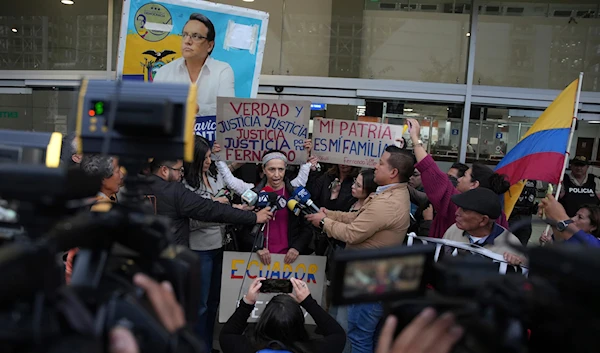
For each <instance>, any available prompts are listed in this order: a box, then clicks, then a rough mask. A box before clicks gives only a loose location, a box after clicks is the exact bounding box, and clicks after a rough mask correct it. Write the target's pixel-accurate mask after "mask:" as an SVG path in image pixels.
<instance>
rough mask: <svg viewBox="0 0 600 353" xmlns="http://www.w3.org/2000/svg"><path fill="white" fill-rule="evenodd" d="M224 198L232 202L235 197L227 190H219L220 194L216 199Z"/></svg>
mask: <svg viewBox="0 0 600 353" xmlns="http://www.w3.org/2000/svg"><path fill="white" fill-rule="evenodd" d="M249 191H252V190H249ZM254 194H255V195H256V193H254ZM223 196H224V197H226V198H227V199H228V200H229V201H230V202H231V200H232V199H233V197H232V196H233V195H231V191H229V190H228V189H226V188H223V189H221V190H219V192H218V193H217V194H216V195H215V198H217V199H218V198H219V197H223Z"/></svg>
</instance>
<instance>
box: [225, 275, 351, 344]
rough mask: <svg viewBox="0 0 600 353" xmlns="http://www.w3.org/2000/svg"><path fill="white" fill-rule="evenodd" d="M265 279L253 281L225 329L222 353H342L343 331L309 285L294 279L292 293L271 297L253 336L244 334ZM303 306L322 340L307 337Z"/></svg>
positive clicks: (344, 337) (291, 279) (344, 335)
mask: <svg viewBox="0 0 600 353" xmlns="http://www.w3.org/2000/svg"><path fill="white" fill-rule="evenodd" d="M264 279H265V278H257V279H255V280H254V281H253V282H252V284H251V285H250V288H249V289H248V293H247V294H246V295H245V296H244V298H242V299H241V300H240V305H239V306H238V308H237V310H236V311H235V313H233V315H232V316H231V317H230V318H229V320H227V323H226V324H225V326H223V329H222V330H221V335H220V337H219V341H220V343H221V349H223V353H255V352H260V351H261V350H263V349H276V350H281V351H288V352H292V353H320V352H323V353H340V352H341V351H342V350H343V349H344V344H345V343H346V333H345V332H344V329H343V328H342V327H341V326H340V325H339V324H338V323H337V322H336V321H335V319H334V318H332V317H331V316H330V315H329V314H327V312H326V311H325V310H323V308H321V307H320V306H319V304H318V303H317V302H316V300H314V299H313V297H312V296H311V295H310V290H309V289H308V287H307V286H306V283H304V282H303V281H301V280H298V279H295V278H290V281H291V282H292V286H293V288H294V292H293V294H290V295H288V294H281V295H277V296H275V297H273V298H271V301H269V304H267V306H266V307H265V310H264V311H263V312H262V314H261V315H260V318H259V319H258V323H257V324H256V329H255V330H254V333H253V334H251V335H246V334H244V330H245V329H246V326H248V324H247V321H248V317H250V314H251V313H252V311H253V310H254V304H255V303H256V300H257V299H258V295H259V293H260V287H261V286H262V283H261V282H262V281H263V280H264ZM301 307H302V308H304V309H305V310H306V311H307V312H308V313H309V314H310V316H312V318H313V319H314V320H315V323H316V324H317V327H318V328H319V329H320V330H321V333H322V335H323V338H320V339H312V340H311V339H309V338H308V333H307V332H306V329H305V327H304V314H303V312H302V309H301Z"/></svg>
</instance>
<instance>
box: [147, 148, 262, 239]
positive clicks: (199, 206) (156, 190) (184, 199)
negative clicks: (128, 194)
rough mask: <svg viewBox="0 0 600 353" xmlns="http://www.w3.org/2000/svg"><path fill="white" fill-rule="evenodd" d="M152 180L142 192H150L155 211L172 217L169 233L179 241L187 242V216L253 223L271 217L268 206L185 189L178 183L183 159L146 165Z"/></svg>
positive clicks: (199, 218)
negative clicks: (252, 207) (241, 206)
mask: <svg viewBox="0 0 600 353" xmlns="http://www.w3.org/2000/svg"><path fill="white" fill-rule="evenodd" d="M150 170H151V173H152V174H151V175H150V179H151V180H152V183H151V184H150V185H149V186H148V189H147V190H146V192H145V194H146V195H152V196H154V199H155V200H156V201H155V202H156V205H155V208H156V213H157V214H159V215H163V216H168V217H169V218H171V220H172V228H173V236H174V239H175V242H176V243H177V244H179V245H185V246H189V236H190V228H189V223H190V218H191V219H196V220H199V221H203V222H215V223H234V224H241V225H253V224H256V223H266V222H268V221H269V220H270V219H271V218H273V213H272V212H270V207H267V208H265V209H262V210H260V211H259V212H257V213H254V212H250V211H242V210H238V209H235V208H233V207H231V206H229V205H225V204H221V203H219V202H215V201H210V200H207V199H204V198H202V197H200V196H198V195H197V194H196V193H194V192H192V191H190V190H188V189H187V188H186V187H185V186H184V185H183V184H182V183H180V181H181V177H182V176H183V161H181V160H178V161H158V160H155V161H153V162H152V163H151V165H150Z"/></svg>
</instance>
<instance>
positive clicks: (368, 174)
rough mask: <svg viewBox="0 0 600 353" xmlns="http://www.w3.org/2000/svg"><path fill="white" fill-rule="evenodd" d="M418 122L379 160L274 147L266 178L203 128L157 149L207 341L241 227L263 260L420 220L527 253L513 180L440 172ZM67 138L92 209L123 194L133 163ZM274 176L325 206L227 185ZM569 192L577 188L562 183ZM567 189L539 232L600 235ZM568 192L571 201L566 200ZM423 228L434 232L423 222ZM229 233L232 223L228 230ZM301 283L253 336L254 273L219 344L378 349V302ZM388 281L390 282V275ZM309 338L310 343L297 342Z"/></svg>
mask: <svg viewBox="0 0 600 353" xmlns="http://www.w3.org/2000/svg"><path fill="white" fill-rule="evenodd" d="M409 124H410V126H411V129H410V136H411V140H412V142H413V144H412V145H413V150H412V151H409V150H407V149H402V148H399V147H396V146H394V145H391V146H388V147H387V148H386V150H385V152H384V153H383V155H382V156H381V158H380V161H379V163H378V164H377V165H376V166H375V168H374V169H363V170H361V169H360V168H356V167H352V166H345V165H331V166H330V167H329V168H325V169H322V170H321V171H318V170H317V164H318V161H317V160H316V158H314V157H310V158H309V159H308V160H307V161H306V163H304V164H303V165H301V166H299V167H293V166H290V165H289V164H288V162H287V159H286V156H285V154H284V153H283V152H281V151H267V152H266V153H265V154H264V156H263V160H262V165H261V166H257V168H260V170H261V173H260V174H259V173H257V174H256V175H259V176H260V178H259V179H256V180H242V179H241V178H238V177H236V176H235V175H234V172H232V169H234V168H232V167H231V165H228V164H227V163H226V162H224V161H219V160H217V158H216V155H215V153H216V152H219V150H220V146H219V145H218V144H212V145H211V143H209V142H208V141H207V140H205V139H204V138H202V137H200V136H197V137H196V142H195V155H194V157H195V158H194V161H193V162H192V163H183V161H181V160H157V159H154V160H151V161H150V162H149V164H148V166H147V168H145V169H144V170H143V171H140V173H142V174H146V175H147V176H148V178H150V179H151V180H152V181H153V182H152V183H150V184H148V185H147V188H146V189H145V190H144V193H145V194H146V195H147V196H148V199H149V200H151V202H152V203H153V207H154V210H155V213H156V214H159V215H164V216H167V217H169V218H170V219H171V225H172V228H171V232H172V234H171V235H172V239H173V241H174V242H175V243H177V244H180V245H184V246H187V247H189V248H190V249H191V250H193V251H194V252H196V253H197V255H198V256H199V258H200V263H201V272H200V273H201V284H202V285H201V298H200V308H199V312H198V318H197V320H196V321H195V323H194V329H195V332H196V334H197V335H198V337H199V338H201V339H202V341H203V342H204V343H205V344H206V349H207V351H209V352H210V351H214V348H213V346H212V343H213V337H214V326H215V321H216V316H217V309H218V307H219V305H220V303H219V298H220V291H221V274H222V267H223V252H224V250H225V247H226V246H227V244H226V241H225V239H226V237H227V236H233V237H234V238H235V240H236V241H235V248H234V250H237V251H246V252H249V251H253V250H255V251H256V253H257V255H258V257H259V259H260V261H261V262H262V263H263V264H267V265H268V264H269V263H270V261H271V254H282V255H285V262H286V263H294V262H295V261H296V260H297V258H298V256H300V255H308V254H317V255H323V256H328V257H331V254H333V253H334V252H336V251H349V250H352V249H369V248H370V249H373V248H375V249H378V248H385V247H390V246H396V245H401V244H403V243H404V242H405V238H406V235H407V233H408V232H409V231H410V230H411V229H414V230H416V232H417V233H418V234H419V235H425V236H429V237H433V238H443V239H448V240H452V241H455V242H463V243H471V244H476V245H478V246H481V247H483V248H485V249H488V250H490V251H492V252H494V253H497V254H500V255H502V256H503V257H504V259H505V261H506V262H508V263H509V264H512V265H521V264H524V263H526V261H527V260H526V258H525V256H524V255H523V254H522V253H521V252H520V251H519V250H518V249H519V246H520V245H521V240H520V239H519V238H517V237H516V236H515V235H514V234H513V233H511V231H510V230H509V227H508V223H507V219H506V216H505V214H504V211H503V207H502V203H501V200H500V199H501V195H502V194H504V193H505V192H506V191H507V190H508V188H509V185H508V183H507V182H506V180H505V179H504V177H503V176H501V175H498V174H496V173H494V172H493V170H492V169H490V168H489V167H488V166H485V165H482V164H477V163H476V164H473V165H472V166H471V167H467V166H466V165H463V164H459V163H457V164H454V165H452V168H450V170H448V171H447V172H443V171H442V170H441V169H440V168H439V167H438V165H437V164H436V163H435V162H434V160H433V159H432V157H431V156H430V155H428V154H427V152H426V150H425V148H424V147H423V144H422V142H421V140H420V127H419V123H418V122H417V121H415V120H409ZM68 146H71V147H72V149H71V153H70V154H67V155H66V158H64V162H65V163H67V164H69V165H71V167H74V168H81V169H82V170H83V171H84V172H85V173H87V174H89V175H94V176H100V177H101V178H102V184H101V187H100V189H99V190H98V194H97V198H96V204H95V205H94V206H92V207H91V210H90V211H91V212H94V211H95V210H96V209H97V208H98V207H100V206H101V205H102V204H103V203H112V202H119V194H120V192H121V191H122V188H123V179H124V176H125V171H124V170H122V168H121V167H120V166H119V160H118V158H116V157H110V156H101V155H83V156H82V155H78V154H77V153H76V149H75V147H76V140H75V139H72V136H71V140H69V141H68ZM305 148H306V149H307V150H308V152H309V155H310V149H311V141H310V140H307V141H306V142H305ZM129 172H131V171H129ZM267 186H268V187H270V188H271V189H272V190H274V192H275V193H276V194H277V195H278V196H281V197H283V198H284V199H289V198H290V197H291V194H292V192H293V190H294V188H295V187H298V186H306V188H307V189H308V191H309V192H310V194H311V195H312V198H313V200H317V201H318V202H319V206H323V207H320V210H319V212H314V213H311V214H308V215H306V216H300V217H298V216H296V215H295V214H294V213H293V212H292V211H290V210H289V209H288V208H287V207H286V208H282V209H278V210H276V211H275V212H272V211H271V209H270V208H269V207H267V208H263V209H255V208H254V207H253V206H251V205H248V204H244V203H243V202H242V201H241V199H240V198H235V197H234V198H231V197H227V196H225V195H227V194H228V192H224V191H225V190H228V191H229V190H231V191H232V192H233V193H235V194H238V195H240V194H243V193H244V192H245V191H246V190H253V191H254V192H256V193H259V192H260V191H261V190H262V189H263V188H264V187H267ZM568 193H569V189H567V190H566V192H565V194H567V195H568ZM561 200H562V204H561V203H559V202H558V201H557V200H556V199H555V198H554V197H552V196H549V197H547V198H546V199H544V200H543V201H542V202H541V203H540V205H539V206H540V209H541V210H543V211H544V212H545V216H546V217H547V218H549V219H553V220H555V221H556V222H554V223H553V233H552V234H544V235H542V236H541V238H540V240H541V242H542V243H552V242H561V241H564V242H567V243H583V244H588V245H592V246H597V244H598V243H599V242H600V241H599V240H598V238H597V237H598V236H600V228H599V227H598V222H599V221H600V208H599V206H598V205H597V204H593V203H590V204H582V205H579V206H577V207H575V206H573V204H572V198H571V199H569V198H568V197H567V198H566V200H565V197H564V196H563V197H562V198H561ZM580 201H581V200H580ZM586 201H587V200H586ZM565 202H567V205H568V207H564V206H563V204H564V203H565ZM573 207H575V208H576V209H577V211H576V213H575V214H574V215H573V217H572V218H570V217H569V215H568V213H567V211H566V209H570V208H573ZM540 212H541V211H540ZM257 223H259V224H264V225H265V226H264V227H263V232H264V242H263V243H262V244H258V248H256V244H255V243H254V240H255V238H254V237H252V236H250V235H249V234H250V228H249V227H252V226H254V225H255V224H257ZM227 225H235V227H233V228H228V226H227ZM424 229H428V231H427V232H423V230H424ZM230 232H233V234H228V233H230ZM76 254H77V249H72V250H71V251H69V252H68V253H67V254H66V280H67V282H68V281H69V279H70V275H71V273H72V271H73V268H74V266H76V261H75V259H76ZM444 256H446V255H444ZM367 267H368V266H367ZM382 271H383V272H382ZM357 273H358V272H357ZM369 273H371V274H372V275H369ZM361 274H362V276H359V277H361V278H358V277H357V278H355V279H356V280H357V281H358V280H359V279H362V280H363V281H366V282H365V283H366V284H365V286H366V287H369V286H370V287H369V288H366V287H365V288H363V290H367V291H375V292H376V291H377V290H378V288H379V287H378V286H377V285H378V284H379V285H384V284H385V283H384V282H386V281H388V282H389V279H390V278H392V277H393V276H392V273H391V272H390V271H387V270H385V269H383V268H381V269H380V268H375V267H373V268H370V267H369V271H362V272H361ZM328 275H329V272H328ZM390 276H391V277H390ZM367 277H369V278H367ZM371 277H372V278H371ZM378 278H379V279H382V280H383V282H381V281H378ZM380 282H381V283H380ZM369 283H370V285H369ZM293 284H294V293H295V298H294V300H292V299H291V298H290V299H286V298H287V297H285V296H281V298H280V297H279V296H278V297H275V298H276V299H273V300H271V302H270V304H269V305H268V306H267V308H269V309H268V310H265V312H264V313H263V314H262V315H261V321H259V324H258V325H257V328H256V331H255V333H254V336H252V337H247V338H246V337H245V336H244V337H245V338H244V340H241V341H240V340H237V341H236V340H233V339H232V338H233V336H235V335H241V336H243V335H244V332H245V331H244V329H245V327H246V324H245V322H246V319H247V317H248V315H249V313H250V312H251V311H252V308H253V305H254V302H255V301H256V299H255V297H256V295H258V292H256V289H257V288H259V287H260V280H255V281H254V282H253V284H252V286H251V287H250V292H248V294H247V295H246V296H245V297H244V299H243V300H242V301H240V305H239V307H238V309H237V311H236V312H235V314H234V315H233V316H232V317H231V319H230V321H229V322H228V323H227V324H226V325H225V328H224V330H223V331H222V333H221V349H223V350H224V352H226V353H227V352H229V351H231V352H238V351H248V352H250V351H256V350H260V349H261V348H269V347H271V348H273V347H275V348H277V347H279V348H278V349H287V350H290V351H294V352H296V351H321V350H323V351H324V350H328V351H330V350H332V349H334V350H339V351H346V352H355V353H356V352H359V353H362V352H373V351H374V350H375V349H376V344H377V341H378V337H379V336H380V332H381V328H382V325H383V323H384V320H383V319H384V317H383V316H384V309H383V307H382V304H381V303H377V302H376V303H363V304H353V305H350V306H348V307H331V306H330V305H329V304H328V301H327V300H326V301H325V302H324V304H323V306H324V307H325V308H326V309H323V308H321V307H320V306H319V305H318V304H316V301H315V300H314V299H313V298H312V297H310V294H309V293H307V292H306V291H307V289H305V286H304V285H303V284H302V283H301V282H296V281H293ZM385 285H389V286H393V283H387V284H385ZM284 297H285V298H284ZM300 307H303V308H305V309H306V310H307V311H308V312H309V313H310V314H311V316H312V317H313V318H314V319H315V322H316V323H317V325H318V327H319V328H318V332H319V333H320V334H322V335H323V336H324V338H323V340H321V341H315V342H312V341H310V340H308V335H307V334H306V332H305V331H303V330H300V329H299V328H300V327H303V325H304V316H303V314H302V312H301V311H300ZM269 313H270V314H269ZM288 315H289V317H288ZM280 320H284V321H285V320H288V321H285V322H280ZM263 321H268V322H263ZM285 325H287V326H285ZM284 326H285V327H287V329H289V332H288V333H289V335H288V333H282V334H281V335H279V334H278V333H275V332H274V331H277V330H276V329H274V328H275V327H284ZM284 331H285V330H284ZM291 332H294V333H293V334H291ZM346 336H347V338H348V339H347V341H346ZM304 341H307V342H309V341H310V342H312V343H307V344H308V346H303V344H304V343H303V344H299V345H297V343H299V342H304ZM302 347H304V348H302ZM307 347H308V348H307ZM310 347H312V348H310Z"/></svg>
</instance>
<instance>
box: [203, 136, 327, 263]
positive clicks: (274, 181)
mask: <svg viewBox="0 0 600 353" xmlns="http://www.w3.org/2000/svg"><path fill="white" fill-rule="evenodd" d="M309 147H310V140H307V141H306V144H305V148H307V149H309ZM220 149H221V147H220V146H219V145H218V144H215V145H213V152H214V153H218V152H220ZM309 150H310V149H309ZM314 165H316V158H315V157H311V158H310V159H309V161H308V162H307V163H305V164H304V165H302V167H301V168H300V172H299V174H298V177H296V178H295V179H293V180H289V178H288V177H287V175H286V170H287V166H288V160H287V156H286V155H285V153H283V152H282V151H278V150H270V151H267V152H266V153H265V154H264V155H263V157H262V169H263V172H264V174H265V176H264V178H263V180H261V181H260V182H259V183H258V185H253V184H248V183H245V182H244V181H242V180H239V179H237V178H235V177H234V176H233V175H232V174H231V171H230V170H229V168H228V167H227V165H226V164H225V162H217V169H218V171H219V173H220V174H222V175H223V179H224V180H225V183H226V184H227V186H228V187H229V188H230V189H232V190H234V191H235V192H236V193H238V194H240V195H241V194H243V193H244V192H245V191H246V190H248V189H251V190H253V191H254V192H255V193H256V194H259V193H260V192H261V191H262V190H263V189H265V188H268V189H271V190H272V192H274V193H275V194H277V196H280V197H283V198H284V199H286V200H288V199H290V197H291V195H292V193H293V192H294V188H296V187H298V186H304V185H306V181H307V179H308V174H309V172H310V168H311V167H312V166H314ZM241 233H242V234H241V236H239V237H238V244H239V247H240V251H250V250H251V249H252V248H253V245H254V244H253V243H254V240H255V239H254V238H253V237H250V236H248V234H251V232H250V229H243V230H242V231H241ZM263 234H264V243H263V244H260V247H259V250H258V251H257V254H258V256H259V257H260V261H261V262H262V263H263V264H265V265H269V264H270V263H271V254H283V255H285V259H284V262H285V263H286V264H290V263H293V262H294V261H296V259H297V258H298V256H299V255H308V254H310V253H311V251H312V250H310V242H311V240H312V230H311V228H310V226H309V225H308V223H306V221H305V220H304V217H297V216H295V215H294V213H292V211H290V210H288V209H287V207H286V208H284V209H280V210H277V211H275V212H274V216H273V219H272V220H271V221H269V222H268V223H266V224H265V227H264V231H263Z"/></svg>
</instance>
